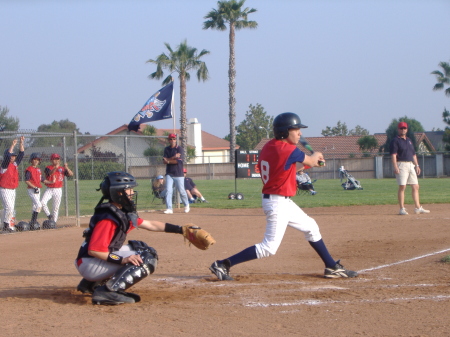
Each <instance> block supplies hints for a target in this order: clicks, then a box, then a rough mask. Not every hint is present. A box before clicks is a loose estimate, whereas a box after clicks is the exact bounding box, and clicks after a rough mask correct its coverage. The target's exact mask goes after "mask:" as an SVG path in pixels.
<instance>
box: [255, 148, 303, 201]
mask: <svg viewBox="0 0 450 337" xmlns="http://www.w3.org/2000/svg"><path fill="white" fill-rule="evenodd" d="M303 160H305V154H304V153H303V152H302V151H300V150H299V149H298V148H297V146H295V145H292V144H289V143H287V142H283V141H281V140H277V139H272V140H270V141H269V142H268V143H267V144H266V145H264V147H263V148H262V150H261V152H260V154H259V159H258V167H259V170H260V172H261V179H262V181H263V184H264V186H263V189H262V193H264V194H278V195H283V196H286V197H292V196H294V195H295V193H296V191H297V183H296V181H295V173H296V165H295V163H296V162H303Z"/></svg>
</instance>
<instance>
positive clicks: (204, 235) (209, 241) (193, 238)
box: [182, 223, 216, 250]
mask: <svg viewBox="0 0 450 337" xmlns="http://www.w3.org/2000/svg"><path fill="white" fill-rule="evenodd" d="M182 229H183V236H184V241H185V242H186V240H188V241H189V245H191V244H193V245H194V246H195V247H197V248H198V249H202V250H206V249H208V248H209V247H210V246H211V245H213V244H215V243H216V240H214V238H213V237H212V236H211V234H209V233H208V232H207V231H205V230H203V229H201V228H200V227H198V226H196V225H194V224H191V223H188V224H186V225H184V226H183V227H182Z"/></svg>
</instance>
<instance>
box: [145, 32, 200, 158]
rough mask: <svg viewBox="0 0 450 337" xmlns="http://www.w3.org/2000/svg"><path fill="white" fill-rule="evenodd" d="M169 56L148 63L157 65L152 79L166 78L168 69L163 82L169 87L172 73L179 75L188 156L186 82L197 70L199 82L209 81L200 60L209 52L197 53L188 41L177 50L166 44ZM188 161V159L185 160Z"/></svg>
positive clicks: (183, 128) (184, 148)
mask: <svg viewBox="0 0 450 337" xmlns="http://www.w3.org/2000/svg"><path fill="white" fill-rule="evenodd" d="M164 44H165V46H166V48H167V50H168V51H169V54H168V55H166V54H165V53H162V54H160V55H158V56H157V58H156V59H155V60H152V59H150V60H148V61H147V63H154V64H156V71H155V72H154V73H151V74H150V75H149V78H151V79H157V80H159V79H161V78H162V77H163V76H164V72H163V69H168V70H169V72H170V74H169V76H167V77H166V78H165V80H164V81H163V83H162V84H163V85H167V84H169V83H170V81H172V76H171V75H172V73H174V72H176V73H178V79H179V80H180V129H181V137H180V139H181V147H182V148H183V150H184V154H185V155H187V153H188V152H187V120H186V82H187V81H189V80H190V79H191V75H190V73H189V71H191V70H197V79H198V81H199V82H200V81H206V80H207V79H208V68H207V67H206V63H205V62H203V61H201V60H200V59H201V58H202V57H203V56H204V55H207V54H209V51H207V50H205V49H203V50H202V51H201V52H200V53H197V49H196V48H193V47H190V46H188V45H187V41H186V40H184V41H183V42H181V43H180V44H179V45H178V47H177V49H176V50H173V49H172V47H170V45H169V44H168V43H164ZM185 160H186V159H185Z"/></svg>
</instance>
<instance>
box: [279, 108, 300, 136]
mask: <svg viewBox="0 0 450 337" xmlns="http://www.w3.org/2000/svg"><path fill="white" fill-rule="evenodd" d="M302 128H307V126H306V125H303V124H302V122H301V120H300V117H299V116H298V115H297V114H295V113H293V112H283V113H281V114H279V115H278V116H277V117H275V119H274V120H273V134H274V136H275V138H276V139H286V138H287V137H288V136H289V130H290V129H302Z"/></svg>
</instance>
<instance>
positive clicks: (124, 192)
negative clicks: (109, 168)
mask: <svg viewBox="0 0 450 337" xmlns="http://www.w3.org/2000/svg"><path fill="white" fill-rule="evenodd" d="M137 185H138V184H137V182H136V179H135V178H134V177H133V176H132V175H131V174H129V173H126V172H122V171H114V172H109V173H107V174H106V176H105V178H104V179H103V181H102V182H101V183H100V188H99V189H98V190H97V191H99V190H101V191H102V194H103V197H102V198H101V199H100V201H99V203H98V204H101V203H102V202H103V200H104V199H108V200H109V201H112V202H115V203H117V204H119V205H121V206H122V209H123V210H124V211H125V212H127V213H128V212H135V211H136V205H137V195H138V193H137V192H136V191H133V189H134V188H135V187H136V186H137ZM130 192H131V193H130Z"/></svg>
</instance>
